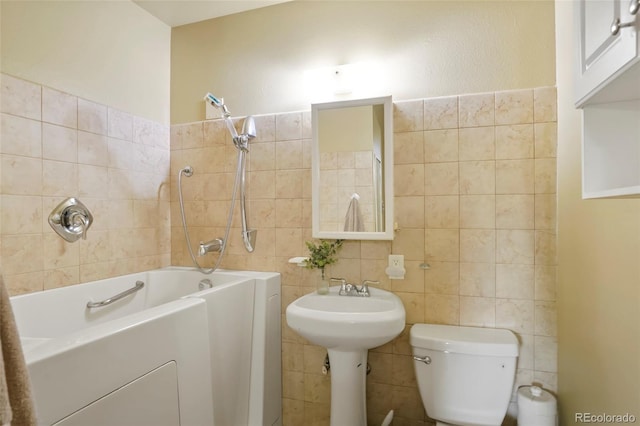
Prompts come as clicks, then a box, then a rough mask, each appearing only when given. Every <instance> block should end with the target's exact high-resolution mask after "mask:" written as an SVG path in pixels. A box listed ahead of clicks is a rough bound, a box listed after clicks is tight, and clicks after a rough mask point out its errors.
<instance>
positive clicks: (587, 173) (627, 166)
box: [582, 99, 640, 198]
mask: <svg viewBox="0 0 640 426" xmlns="http://www.w3.org/2000/svg"><path fill="white" fill-rule="evenodd" d="M583 114H584V115H583V124H582V127H583V134H582V138H583V140H582V196H583V198H606V197H629V196H635V197H638V196H640V99H637V100H633V101H624V102H611V103H607V104H597V105H589V106H586V107H584V109H583Z"/></svg>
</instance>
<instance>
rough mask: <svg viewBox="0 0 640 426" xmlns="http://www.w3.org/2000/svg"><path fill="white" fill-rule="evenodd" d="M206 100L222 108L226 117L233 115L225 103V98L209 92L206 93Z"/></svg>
mask: <svg viewBox="0 0 640 426" xmlns="http://www.w3.org/2000/svg"><path fill="white" fill-rule="evenodd" d="M204 100H205V101H207V102H209V103H210V104H211V105H212V106H214V107H216V108H218V109H221V110H222V115H223V116H224V117H225V118H227V117H230V116H231V113H230V112H229V110H228V109H227V106H226V105H225V104H224V99H223V98H216V97H215V96H213V95H212V94H211V93H207V94H206V95H204Z"/></svg>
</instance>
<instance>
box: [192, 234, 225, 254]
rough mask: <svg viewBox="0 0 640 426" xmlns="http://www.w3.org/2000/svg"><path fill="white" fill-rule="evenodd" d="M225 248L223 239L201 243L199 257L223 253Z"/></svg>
mask: <svg viewBox="0 0 640 426" xmlns="http://www.w3.org/2000/svg"><path fill="white" fill-rule="evenodd" d="M223 246H224V240H223V239H222V238H215V239H213V240H211V241H207V242H206V243H203V242H202V241H200V247H199V248H198V256H204V255H205V254H207V253H209V252H212V251H217V252H220V251H222V247H223Z"/></svg>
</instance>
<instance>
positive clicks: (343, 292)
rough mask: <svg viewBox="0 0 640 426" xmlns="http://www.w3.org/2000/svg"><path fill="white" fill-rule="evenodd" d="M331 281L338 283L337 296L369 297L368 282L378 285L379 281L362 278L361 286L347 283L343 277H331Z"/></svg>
mask: <svg viewBox="0 0 640 426" xmlns="http://www.w3.org/2000/svg"><path fill="white" fill-rule="evenodd" d="M331 281H332V282H339V283H340V291H339V292H338V295H339V296H357V297H369V296H371V293H370V292H369V284H374V285H378V284H380V281H372V280H364V281H362V286H361V287H360V288H358V286H357V285H356V284H352V283H348V282H347V280H345V279H344V278H331Z"/></svg>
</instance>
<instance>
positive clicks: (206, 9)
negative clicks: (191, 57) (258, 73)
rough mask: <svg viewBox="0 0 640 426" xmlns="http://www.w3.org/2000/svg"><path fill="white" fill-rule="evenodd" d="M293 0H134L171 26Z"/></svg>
mask: <svg viewBox="0 0 640 426" xmlns="http://www.w3.org/2000/svg"><path fill="white" fill-rule="evenodd" d="M287 1H291V0H253V1H245V0H133V2H134V3H136V4H137V5H138V6H140V7H141V8H143V9H145V10H146V11H147V12H149V13H150V14H152V15H153V16H155V17H156V18H158V19H160V20H161V21H162V22H164V23H165V24H167V25H169V26H171V27H177V26H180V25H185V24H192V23H194V22H199V21H205V20H207V19H212V18H217V17H220V16H225V15H231V14H234V13H239V12H244V11H246V10H251V9H258V8H261V7H266V6H271V5H273V4H277V3H284V2H287Z"/></svg>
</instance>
